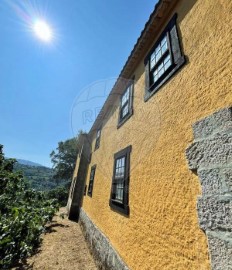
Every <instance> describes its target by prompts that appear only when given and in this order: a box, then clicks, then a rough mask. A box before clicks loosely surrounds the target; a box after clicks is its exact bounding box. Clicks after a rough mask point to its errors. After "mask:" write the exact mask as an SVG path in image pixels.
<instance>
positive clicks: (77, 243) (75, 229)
mask: <svg viewBox="0 0 232 270" xmlns="http://www.w3.org/2000/svg"><path fill="white" fill-rule="evenodd" d="M62 212H63V213H65V208H62V209H61V210H60V213H62ZM60 213H58V214H57V215H56V216H55V217H54V219H53V222H52V223H51V224H50V225H48V232H47V233H46V234H45V235H44V236H43V237H42V238H43V242H42V245H41V247H40V249H39V252H38V253H37V254H35V255H34V256H32V257H31V258H29V259H28V260H27V263H28V266H27V267H25V268H18V269H34V270H53V269H54V270H97V267H96V265H95V263H94V260H93V258H92V256H91V254H90V252H89V249H88V247H87V244H86V241H85V239H84V236H83V234H82V232H81V229H80V226H79V224H78V223H76V222H72V221H70V220H68V219H67V216H65V218H64V219H62V218H61V217H60V215H59V214H60Z"/></svg>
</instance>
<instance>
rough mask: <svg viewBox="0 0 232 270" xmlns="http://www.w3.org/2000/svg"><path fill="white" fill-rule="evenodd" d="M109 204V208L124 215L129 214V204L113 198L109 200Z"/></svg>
mask: <svg viewBox="0 0 232 270" xmlns="http://www.w3.org/2000/svg"><path fill="white" fill-rule="evenodd" d="M109 205H110V208H111V209H113V210H115V211H116V212H118V213H120V214H124V215H125V216H129V213H130V209H129V205H124V204H121V203H119V202H118V201H115V200H110V202H109Z"/></svg>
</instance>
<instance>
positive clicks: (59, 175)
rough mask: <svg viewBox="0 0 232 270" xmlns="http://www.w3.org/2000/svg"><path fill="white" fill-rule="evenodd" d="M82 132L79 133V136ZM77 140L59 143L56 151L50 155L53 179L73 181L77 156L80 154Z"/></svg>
mask: <svg viewBox="0 0 232 270" xmlns="http://www.w3.org/2000/svg"><path fill="white" fill-rule="evenodd" d="M81 133H82V132H79V135H80V134H81ZM78 152H79V150H78V140H77V138H72V139H68V140H66V141H64V142H62V141H61V142H59V143H58V147H57V148H56V151H54V150H53V151H52V152H51V154H50V157H51V161H52V163H53V168H54V171H55V173H54V176H53V178H54V179H56V180H71V179H72V175H73V171H74V169H75V164H76V159H77V154H78Z"/></svg>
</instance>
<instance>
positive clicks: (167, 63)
mask: <svg viewBox="0 0 232 270" xmlns="http://www.w3.org/2000/svg"><path fill="white" fill-rule="evenodd" d="M176 19H177V14H175V15H174V16H173V18H172V19H171V20H170V22H169V23H168V25H167V26H166V28H165V29H164V31H163V33H162V34H161V35H160V37H159V38H158V39H157V41H156V42H155V45H154V46H153V48H152V49H151V51H150V52H149V53H148V55H147V57H146V58H145V61H144V64H145V76H146V79H145V84H146V86H145V97H144V99H145V101H147V100H148V99H149V98H150V96H152V95H153V94H154V93H155V92H156V91H158V90H159V89H160V87H161V86H162V85H163V84H164V83H166V82H167V80H169V79H170V78H171V76H173V75H174V74H175V73H176V72H177V71H178V70H179V69H180V68H181V67H182V66H183V65H184V63H185V62H186V59H185V56H184V55H183V53H182V50H181V44H180V39H179V35H178V31H177V25H176Z"/></svg>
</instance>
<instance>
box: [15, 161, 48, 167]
mask: <svg viewBox="0 0 232 270" xmlns="http://www.w3.org/2000/svg"><path fill="white" fill-rule="evenodd" d="M17 161H18V163H20V164H22V165H29V166H34V167H44V166H43V165H41V164H39V163H35V162H32V161H29V160H25V159H17Z"/></svg>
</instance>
